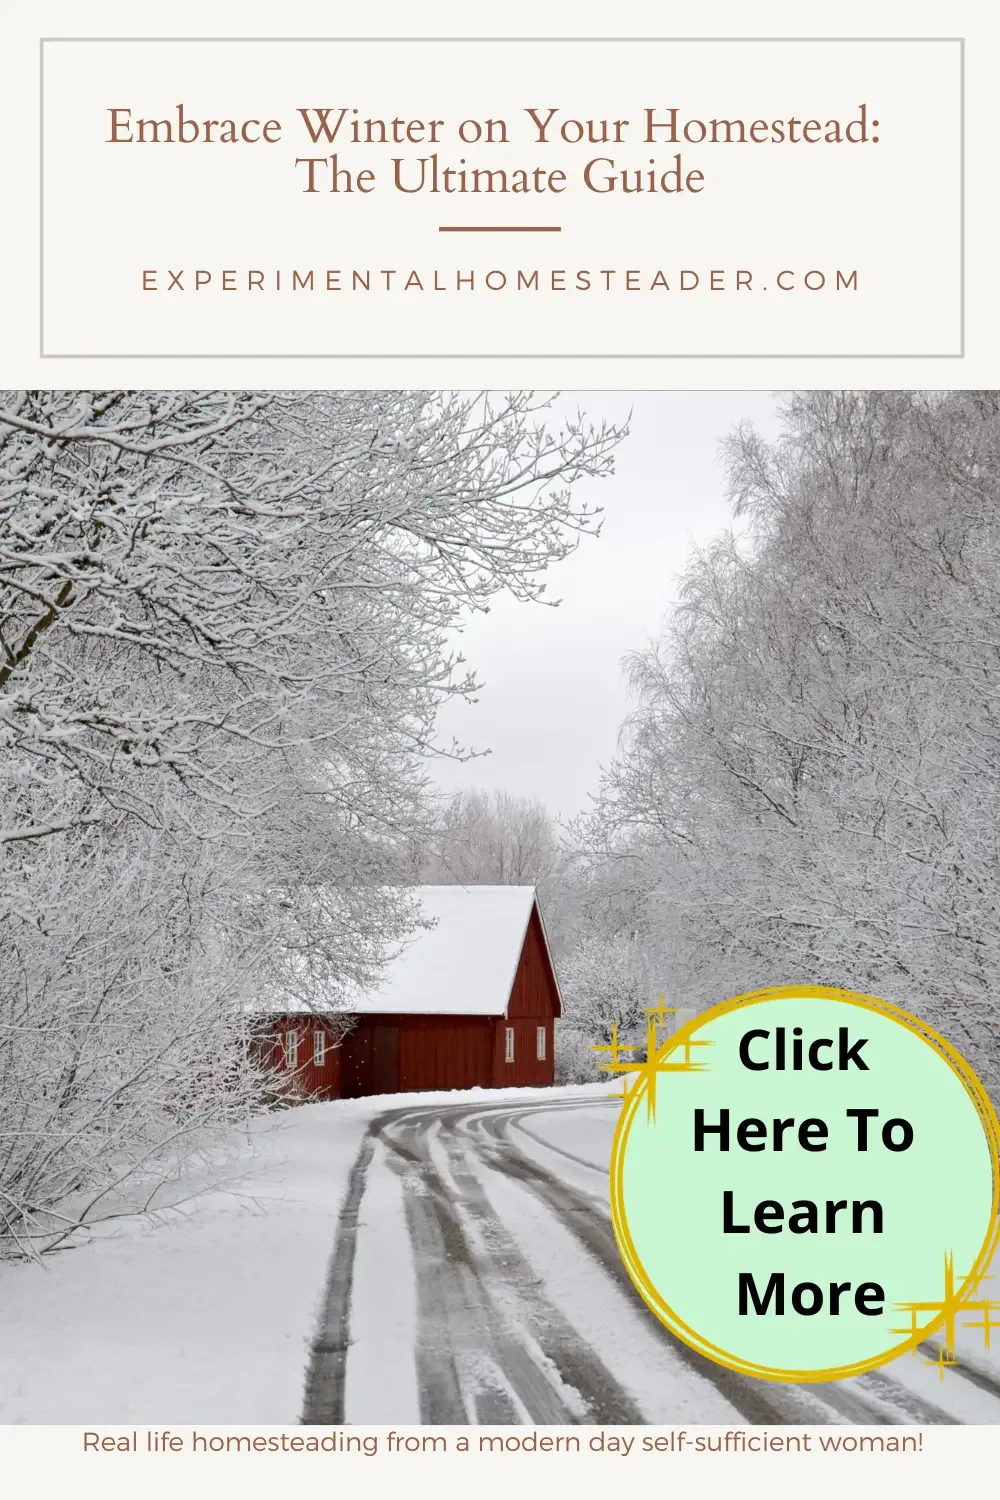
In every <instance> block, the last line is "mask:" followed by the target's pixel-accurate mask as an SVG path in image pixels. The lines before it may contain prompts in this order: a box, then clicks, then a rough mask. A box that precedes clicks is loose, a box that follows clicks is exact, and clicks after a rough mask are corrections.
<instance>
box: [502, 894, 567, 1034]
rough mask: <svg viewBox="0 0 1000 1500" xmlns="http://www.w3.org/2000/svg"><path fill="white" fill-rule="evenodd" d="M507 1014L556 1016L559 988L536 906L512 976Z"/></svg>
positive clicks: (533, 908) (532, 911)
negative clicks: (557, 987)
mask: <svg viewBox="0 0 1000 1500" xmlns="http://www.w3.org/2000/svg"><path fill="white" fill-rule="evenodd" d="M507 1014H508V1016H513V1017H515V1018H516V1017H518V1016H538V1017H539V1018H544V1017H546V1016H558V1014H559V991H558V990H557V989H556V981H555V977H554V975H553V973H552V965H551V964H550V962H549V955H548V950H547V948H546V946H545V938H544V936H543V935H542V923H541V919H540V918H539V915H538V907H537V906H534V907H532V909H531V917H530V918H529V921H528V930H527V932H526V933H525V935H524V947H523V948H522V949H521V957H520V960H519V962H518V965H517V973H516V974H515V975H514V984H513V987H512V989H511V992H510V1001H509V1003H508V1006H507Z"/></svg>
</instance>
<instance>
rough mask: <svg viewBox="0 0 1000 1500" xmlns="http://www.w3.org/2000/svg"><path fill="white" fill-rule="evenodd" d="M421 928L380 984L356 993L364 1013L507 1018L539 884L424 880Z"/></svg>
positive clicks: (353, 1004) (354, 1000) (355, 1007)
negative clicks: (424, 925) (423, 924)
mask: <svg viewBox="0 0 1000 1500" xmlns="http://www.w3.org/2000/svg"><path fill="white" fill-rule="evenodd" d="M414 895H415V896H416V897H417V899H418V902H419V905H420V909H421V914H422V916H423V917H425V918H429V919H430V920H431V921H432V922H433V923H434V925H433V926H432V927H428V928H419V929H418V930H417V931H416V932H415V933H414V935H413V936H412V937H411V938H410V939H409V941H408V942H407V943H406V945H405V947H404V948H403V949H402V950H401V952H400V953H399V954H397V955H396V957H395V958H393V959H392V960H391V961H390V963H389V965H388V967H387V968H386V971H385V973H384V975H383V977H382V980H381V982H380V984H378V985H377V986H376V987H375V988H374V989H371V990H367V991H364V992H363V993H358V994H357V995H353V996H351V997H350V998H349V999H348V1000H347V1002H346V1004H345V1008H346V1009H347V1010H349V1011H351V1012H354V1013H357V1014H361V1015H364V1014H372V1013H376V1014H380V1015H461V1016H502V1015H504V1014H505V1013H506V1010H507V1004H508V1001H509V1000H510V992H511V989H512V987H513V984H514V975H515V973H516V971H517V962H518V959H519V958H520V956H521V948H522V947H523V945H524V938H525V933H526V932H527V930H528V921H529V919H530V917H531V908H532V907H533V905H534V903H535V888H534V886H530V885H478V886H462V885H421V886H417V887H416V888H415V890H414Z"/></svg>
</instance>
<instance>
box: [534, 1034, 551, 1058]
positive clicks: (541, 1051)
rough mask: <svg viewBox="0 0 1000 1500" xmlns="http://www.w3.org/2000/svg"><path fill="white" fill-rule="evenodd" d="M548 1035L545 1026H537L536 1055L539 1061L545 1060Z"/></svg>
mask: <svg viewBox="0 0 1000 1500" xmlns="http://www.w3.org/2000/svg"><path fill="white" fill-rule="evenodd" d="M547 1042H548V1036H547V1034H546V1030H545V1027H544V1026H536V1027H535V1057H536V1059H537V1060H538V1062H544V1061H545V1050H546V1044H547Z"/></svg>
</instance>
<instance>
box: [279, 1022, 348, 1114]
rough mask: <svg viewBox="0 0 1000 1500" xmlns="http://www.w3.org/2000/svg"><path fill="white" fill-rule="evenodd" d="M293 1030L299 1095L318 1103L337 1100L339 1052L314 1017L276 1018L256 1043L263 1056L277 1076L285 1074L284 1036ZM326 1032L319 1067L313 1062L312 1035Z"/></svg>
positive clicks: (339, 1049)
mask: <svg viewBox="0 0 1000 1500" xmlns="http://www.w3.org/2000/svg"><path fill="white" fill-rule="evenodd" d="M293 1029H294V1030H295V1031H296V1032H297V1033H298V1038H299V1066H298V1067H297V1068H296V1070H295V1078H296V1083H297V1084H298V1086H299V1088H301V1090H302V1092H303V1093H305V1094H309V1095H312V1096H314V1097H315V1098H317V1099H339V1098H340V1063H341V1048H340V1046H339V1045H337V1044H335V1041H334V1034H333V1032H332V1030H331V1029H330V1028H328V1027H325V1026H324V1025H323V1023H322V1021H320V1020H319V1019H318V1017H316V1016H301V1015H300V1016H276V1017H275V1018H274V1020H273V1022H272V1023H271V1025H270V1026H269V1028H268V1034H267V1035H266V1036H265V1037H262V1038H261V1039H260V1042H259V1043H258V1045H259V1047H260V1049H261V1054H262V1056H263V1057H264V1058H265V1059H266V1061H267V1063H268V1064H269V1065H270V1066H271V1067H272V1068H274V1069H276V1070H277V1071H278V1072H282V1073H283V1072H285V1071H286V1068H285V1036H286V1034H287V1033H288V1032H289V1031H291V1030H293ZM319 1030H323V1031H325V1032H326V1036H327V1047H326V1056H325V1059H324V1062H323V1065H322V1067H317V1065H316V1064H315V1063H314V1062H313V1033H314V1032H316V1031H319Z"/></svg>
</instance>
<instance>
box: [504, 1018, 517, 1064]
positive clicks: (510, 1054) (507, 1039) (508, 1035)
mask: <svg viewBox="0 0 1000 1500" xmlns="http://www.w3.org/2000/svg"><path fill="white" fill-rule="evenodd" d="M503 1060H504V1062H505V1063H512V1062H513V1061H514V1028H513V1026H507V1027H505V1028H504V1039H503Z"/></svg>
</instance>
